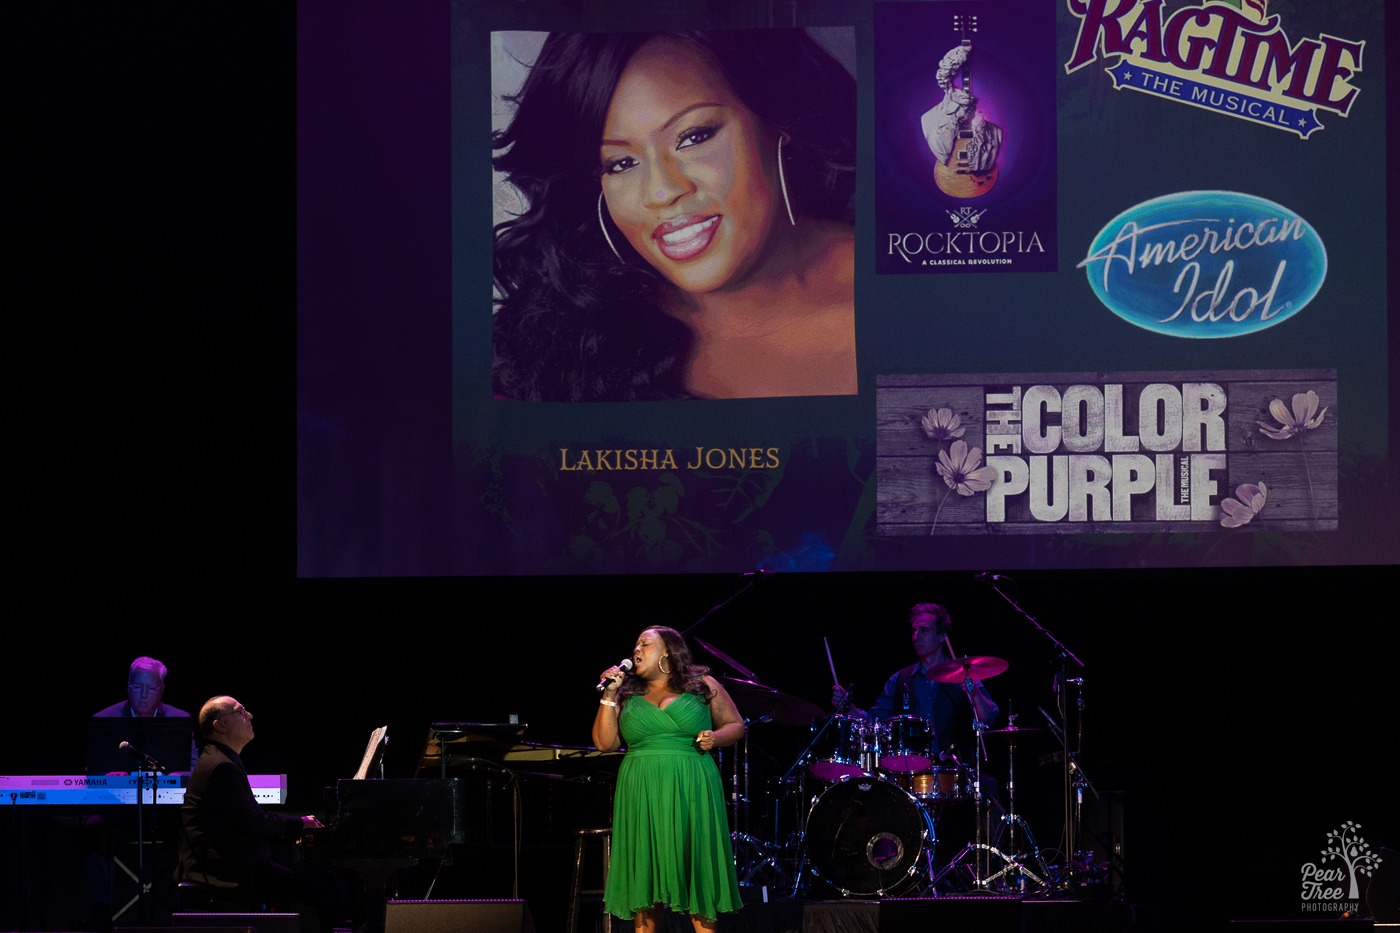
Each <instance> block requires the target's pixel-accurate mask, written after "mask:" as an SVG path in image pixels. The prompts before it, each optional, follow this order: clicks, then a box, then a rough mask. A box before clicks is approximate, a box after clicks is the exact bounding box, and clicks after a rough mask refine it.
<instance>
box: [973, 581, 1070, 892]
mask: <svg viewBox="0 0 1400 933" xmlns="http://www.w3.org/2000/svg"><path fill="white" fill-rule="evenodd" d="M990 579H991V585H992V590H993V591H994V592H995V593H996V594H997V595H998V596H1000V597H1001V598H1002V599H1004V600H1006V602H1007V603H1008V604H1010V606H1011V608H1013V609H1015V610H1016V611H1017V612H1019V613H1020V614H1021V616H1022V617H1023V618H1024V619H1025V620H1026V621H1027V622H1029V623H1030V624H1031V625H1032V626H1033V627H1034V628H1035V630H1036V631H1038V632H1040V633H1041V634H1042V635H1044V636H1045V637H1046V638H1048V639H1049V640H1050V643H1051V644H1053V645H1054V646H1055V649H1056V654H1055V657H1056V659H1057V660H1058V661H1059V670H1058V671H1056V673H1055V682H1054V689H1055V694H1056V710H1057V711H1058V713H1059V714H1060V728H1059V729H1058V732H1059V735H1060V739H1061V749H1060V754H1061V756H1062V759H1063V764H1064V791H1063V800H1064V818H1065V846H1064V853H1065V858H1066V861H1068V860H1069V859H1070V858H1072V857H1073V855H1074V851H1075V849H1074V847H1075V844H1076V836H1077V833H1076V827H1075V825H1074V812H1073V806H1072V804H1071V801H1072V800H1073V798H1074V764H1073V755H1072V754H1071V752H1070V747H1069V710H1068V708H1067V707H1066V705H1065V700H1064V691H1063V689H1062V686H1063V685H1064V684H1065V683H1067V682H1069V681H1070V678H1069V677H1068V676H1067V671H1068V670H1069V666H1070V664H1071V662H1072V663H1073V664H1074V666H1075V667H1076V668H1078V669H1079V670H1081V671H1082V670H1083V669H1084V662H1083V661H1081V660H1080V659H1079V657H1078V656H1077V655H1076V654H1075V653H1074V652H1073V651H1070V650H1069V647H1068V646H1067V645H1065V644H1064V642H1062V641H1060V640H1059V639H1058V638H1056V637H1055V636H1054V635H1052V634H1051V633H1050V632H1049V631H1047V630H1046V628H1045V626H1043V625H1041V624H1040V623H1039V622H1038V621H1036V618H1035V616H1033V615H1031V614H1030V613H1029V612H1027V611H1026V610H1024V609H1022V608H1021V606H1020V605H1019V604H1017V602H1016V600H1014V599H1012V598H1011V597H1010V596H1008V595H1006V593H1004V592H1003V591H1002V589H1001V587H1000V585H999V582H998V581H1000V580H1008V581H1009V578H1007V577H1002V576H1000V575H995V574H994V575H993V576H992V577H991V578H990ZM1009 582H1014V581H1009ZM1079 683H1081V684H1082V683H1083V680H1082V679H1081V680H1079ZM1061 880H1062V881H1063V879H1061Z"/></svg>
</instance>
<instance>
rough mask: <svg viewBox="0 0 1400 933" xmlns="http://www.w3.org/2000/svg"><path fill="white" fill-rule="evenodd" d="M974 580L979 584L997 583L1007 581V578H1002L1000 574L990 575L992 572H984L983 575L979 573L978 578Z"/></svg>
mask: <svg viewBox="0 0 1400 933" xmlns="http://www.w3.org/2000/svg"><path fill="white" fill-rule="evenodd" d="M972 579H974V580H976V581H977V582H978V583H993V582H995V581H997V580H1005V579H1006V577H1004V576H1002V575H1001V574H999V573H990V572H987V571H984V572H982V573H979V574H978V575H977V576H975V577H973V578H972Z"/></svg>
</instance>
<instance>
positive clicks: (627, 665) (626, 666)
mask: <svg viewBox="0 0 1400 933" xmlns="http://www.w3.org/2000/svg"><path fill="white" fill-rule="evenodd" d="M617 668H618V670H620V671H622V673H624V674H630V673H632V659H631V658H623V659H622V660H621V661H618V662H617ZM610 680H612V678H611V677H604V678H603V679H602V680H600V681H598V692H599V693H602V692H603V688H605V687H606V686H607V685H608V681H610Z"/></svg>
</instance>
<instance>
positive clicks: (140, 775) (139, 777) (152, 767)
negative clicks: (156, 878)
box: [121, 742, 170, 923]
mask: <svg viewBox="0 0 1400 933" xmlns="http://www.w3.org/2000/svg"><path fill="white" fill-rule="evenodd" d="M121 747H122V749H123V751H126V752H128V753H129V754H131V755H133V756H135V758H136V759H137V761H139V762H140V766H139V767H138V768H137V770H136V889H137V891H139V892H140V893H139V897H140V898H141V921H142V922H143V923H149V922H150V921H151V884H150V882H149V881H147V880H146V821H145V811H146V778H147V776H148V775H149V777H150V781H151V806H152V807H154V806H155V805H156V793H157V787H158V786H159V784H160V779H159V776H160V775H161V774H162V773H164V774H169V773H170V769H169V768H167V767H166V766H165V765H163V764H161V763H160V762H159V761H156V760H155V759H154V758H152V757H151V756H150V755H147V754H146V753H145V752H143V751H141V750H140V749H139V748H136V747H135V746H134V745H132V744H131V743H130V742H123V743H121ZM154 815H155V812H154V811H152V816H153V817H154Z"/></svg>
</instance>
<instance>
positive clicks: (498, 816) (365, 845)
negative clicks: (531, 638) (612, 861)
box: [298, 722, 621, 933]
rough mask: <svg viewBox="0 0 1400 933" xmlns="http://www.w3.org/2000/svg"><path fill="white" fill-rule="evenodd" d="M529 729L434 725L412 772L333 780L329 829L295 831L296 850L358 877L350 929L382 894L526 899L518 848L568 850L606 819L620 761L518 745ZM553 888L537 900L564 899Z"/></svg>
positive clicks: (379, 914)
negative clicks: (584, 829) (357, 912)
mask: <svg viewBox="0 0 1400 933" xmlns="http://www.w3.org/2000/svg"><path fill="white" fill-rule="evenodd" d="M525 730H526V726H525V725H523V724H517V723H474V722H435V723H431V724H430V725H429V728H428V734H427V738H426V739H425V741H424V743H423V750H422V753H421V754H420V756H419V760H418V766H417V769H416V775H415V776H414V777H412V778H372V777H367V778H365V779H346V780H341V781H339V782H337V784H336V786H335V788H334V798H333V799H332V800H329V801H328V805H327V808H326V809H327V813H328V814H330V818H329V821H328V825H327V827H326V828H325V829H322V830H314V831H311V832H308V833H307V834H306V835H305V836H304V837H303V839H302V841H301V843H300V844H299V846H298V850H299V851H298V857H299V858H303V859H307V860H311V861H313V862H319V863H322V864H326V865H330V866H332V867H334V868H337V869H339V870H342V871H349V872H352V873H353V874H355V875H356V876H358V878H359V879H360V883H361V885H362V886H363V890H364V893H365V898H364V900H365V904H366V911H365V914H366V915H365V916H363V917H357V918H355V919H356V927H357V928H359V927H360V926H361V925H363V927H364V928H365V929H366V930H368V931H374V933H377V931H379V930H382V929H383V923H384V904H385V901H386V900H387V899H389V898H396V899H409V900H412V899H419V898H421V899H428V898H435V897H443V898H454V897H456V898H460V897H494V898H505V897H510V898H520V897H522V892H521V881H522V879H521V875H520V870H519V869H520V864H521V856H522V853H523V852H524V851H525V850H527V849H534V850H540V849H541V848H550V847H553V848H562V847H564V846H569V847H571V846H572V841H573V832H574V830H576V829H577V828H579V827H581V826H607V825H610V821H611V803H612V785H613V778H614V776H615V775H616V770H617V764H618V761H619V760H620V758H621V753H620V752H610V753H600V752H598V751H597V750H595V749H592V748H576V747H567V746H555V745H543V744H535V743H529V742H525V741H524V734H525ZM381 751H382V750H381ZM381 760H382V759H381ZM361 770H362V771H364V770H365V769H364V768H363V767H362V769H361ZM379 770H380V773H382V764H381V766H380V769H379ZM371 773H372V769H371ZM531 865H532V870H531V874H532V876H534V875H536V874H537V872H536V867H537V866H536V862H535V861H533V860H532V862H531ZM546 874H547V873H546ZM527 884H528V883H527ZM549 887H550V890H542V891H540V892H537V893H539V894H540V895H541V897H539V898H535V900H536V901H537V902H541V903H542V902H543V899H544V898H555V899H558V901H559V902H560V903H562V902H563V900H564V898H565V896H566V894H565V892H566V890H567V878H563V879H560V880H558V881H557V884H549ZM556 887H557V889H555V888H556ZM536 909H537V911H538V910H540V908H539V907H537V908H536Z"/></svg>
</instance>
